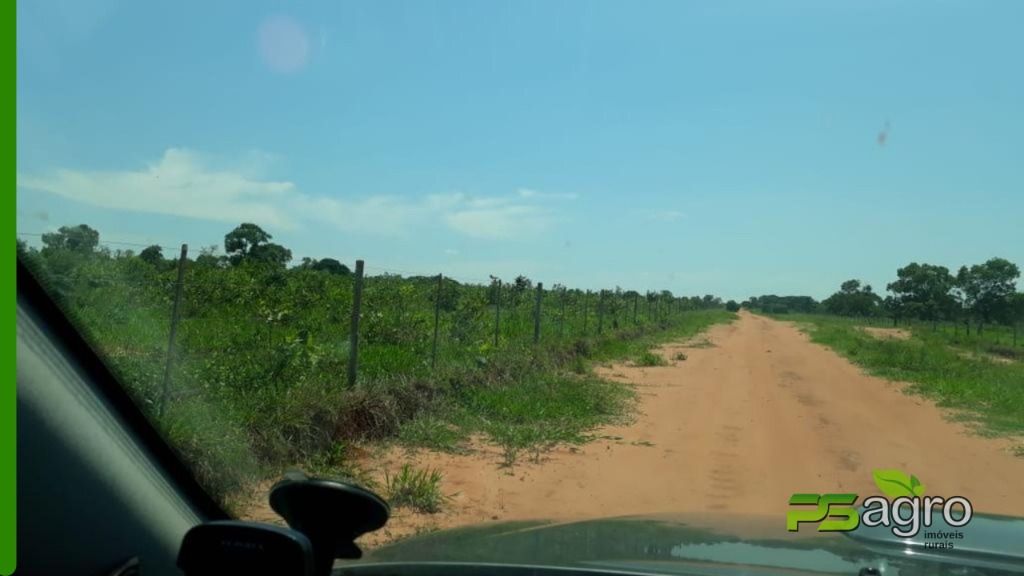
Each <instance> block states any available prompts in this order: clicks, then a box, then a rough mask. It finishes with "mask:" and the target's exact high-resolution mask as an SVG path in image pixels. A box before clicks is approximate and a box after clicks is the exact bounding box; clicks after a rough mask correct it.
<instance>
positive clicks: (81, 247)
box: [42, 224, 100, 253]
mask: <svg viewBox="0 0 1024 576" xmlns="http://www.w3.org/2000/svg"><path fill="white" fill-rule="evenodd" d="M42 239H43V246H44V248H43V249H44V250H47V249H49V251H52V250H68V251H71V252H79V253H91V252H93V251H95V250H96V247H97V246H98V245H99V243H100V233H99V232H97V231H96V230H94V229H92V228H91V227H89V226H88V225H87V224H79V225H78V226H61V227H60V228H58V229H57V231H56V232H49V233H46V234H43V238H42Z"/></svg>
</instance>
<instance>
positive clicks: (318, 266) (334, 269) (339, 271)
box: [312, 258, 352, 276]
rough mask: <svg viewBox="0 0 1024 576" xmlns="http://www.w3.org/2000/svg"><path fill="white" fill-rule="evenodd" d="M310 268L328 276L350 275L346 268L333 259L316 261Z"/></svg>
mask: <svg viewBox="0 0 1024 576" xmlns="http://www.w3.org/2000/svg"><path fill="white" fill-rule="evenodd" d="M312 268H313V270H317V271H319V272H327V273H328V274H336V275H338V276H347V275H349V274H351V273H352V270H350V269H349V267H348V266H345V265H344V264H342V263H341V262H338V261H337V260H335V259H334V258H324V259H322V260H317V261H316V262H315V263H314V264H313V266H312Z"/></svg>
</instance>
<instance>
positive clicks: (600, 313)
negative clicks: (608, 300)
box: [597, 290, 604, 334]
mask: <svg viewBox="0 0 1024 576" xmlns="http://www.w3.org/2000/svg"><path fill="white" fill-rule="evenodd" d="M603 331H604V290H601V295H600V296H598V297H597V333H598V334H600V333H602V332H603Z"/></svg>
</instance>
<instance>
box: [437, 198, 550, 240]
mask: <svg viewBox="0 0 1024 576" xmlns="http://www.w3.org/2000/svg"><path fill="white" fill-rule="evenodd" d="M446 221H447V222H448V225H449V226H450V227H451V228H453V229H454V230H456V231H458V232H461V233H463V234H465V235H467V236H471V237H473V238H481V239H492V240H500V239H510V238H520V239H527V238H530V237H532V236H537V235H539V234H541V233H542V232H544V230H546V229H547V228H548V227H549V226H550V224H551V219H550V217H549V215H548V212H547V210H544V209H542V208H540V207H538V206H528V205H520V204H505V205H499V206H493V207H485V208H476V207H470V208H466V209H462V210H456V211H455V212H452V213H451V214H448V216H447V219H446Z"/></svg>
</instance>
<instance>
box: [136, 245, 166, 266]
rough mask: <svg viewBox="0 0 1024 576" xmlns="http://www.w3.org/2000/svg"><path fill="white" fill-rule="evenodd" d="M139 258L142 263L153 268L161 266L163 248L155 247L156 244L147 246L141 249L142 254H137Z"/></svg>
mask: <svg viewBox="0 0 1024 576" xmlns="http://www.w3.org/2000/svg"><path fill="white" fill-rule="evenodd" d="M139 258H140V259H141V260H142V261H144V262H147V263H149V264H152V265H153V266H156V265H158V264H162V263H163V261H164V252H163V248H161V247H159V246H157V245H156V244H154V245H152V246H147V247H145V248H143V250H142V252H139Z"/></svg>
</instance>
